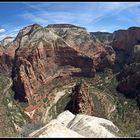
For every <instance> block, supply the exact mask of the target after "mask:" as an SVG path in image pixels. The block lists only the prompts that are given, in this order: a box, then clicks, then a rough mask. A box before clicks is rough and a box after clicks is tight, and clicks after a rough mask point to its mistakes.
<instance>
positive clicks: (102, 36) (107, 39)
mask: <svg viewBox="0 0 140 140" xmlns="http://www.w3.org/2000/svg"><path fill="white" fill-rule="evenodd" d="M90 34H91V35H92V36H95V37H96V38H97V39H98V40H99V41H100V42H102V43H104V44H108V45H110V44H111V43H112V40H113V34H112V33H108V32H90Z"/></svg>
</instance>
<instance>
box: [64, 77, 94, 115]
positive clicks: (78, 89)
mask: <svg viewBox="0 0 140 140" xmlns="http://www.w3.org/2000/svg"><path fill="white" fill-rule="evenodd" d="M88 88H89V87H88V85H87V83H86V82H85V81H84V80H82V81H81V82H80V83H79V84H77V85H76V86H75V87H74V88H73V90H72V95H71V100H70V102H69V103H68V105H67V107H66V110H70V112H72V113H73V114H79V113H82V114H87V115H93V111H94V109H93V101H92V98H91V97H90V95H89V89H88Z"/></svg>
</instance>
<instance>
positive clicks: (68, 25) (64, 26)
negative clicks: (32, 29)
mask: <svg viewBox="0 0 140 140" xmlns="http://www.w3.org/2000/svg"><path fill="white" fill-rule="evenodd" d="M46 28H77V29H78V28H79V29H84V30H86V28H84V27H80V26H76V25H73V24H49V25H48V26H46Z"/></svg>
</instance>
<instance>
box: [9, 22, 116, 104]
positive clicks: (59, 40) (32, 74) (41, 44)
mask: <svg viewBox="0 0 140 140" xmlns="http://www.w3.org/2000/svg"><path fill="white" fill-rule="evenodd" d="M60 28H61V29H60ZM64 32H65V33H64ZM62 34H64V36H65V37H64V36H63V35H62ZM14 44H15V45H16V46H17V47H18V49H17V50H16V52H15V58H14V65H13V71H12V77H13V82H14V86H13V89H14V91H15V96H16V98H18V99H19V100H20V101H28V103H29V104H31V103H32V102H33V100H34V99H33V98H34V95H35V94H37V91H38V90H39V89H40V88H41V86H42V84H44V85H47V84H48V82H51V81H52V80H53V79H55V78H57V77H64V75H69V76H86V77H93V76H94V75H95V72H96V68H98V67H99V66H100V63H102V62H104V61H106V62H108V63H109V66H111V65H113V63H114V60H115V56H114V52H113V51H111V48H109V49H108V50H110V51H107V50H106V49H105V48H104V46H103V45H102V44H101V43H99V42H96V40H92V37H91V35H90V34H89V33H88V32H87V31H86V30H85V29H84V28H81V27H77V26H74V25H49V26H48V27H47V28H43V27H42V26H40V25H37V24H34V25H31V26H28V27H25V28H23V29H22V30H20V32H19V34H18V35H17V37H16V38H15V40H14ZM106 48H107V47H106ZM106 66H107V65H103V66H102V67H106ZM45 92H46V93H45V94H47V90H46V91H45Z"/></svg>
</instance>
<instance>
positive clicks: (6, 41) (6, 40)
mask: <svg viewBox="0 0 140 140" xmlns="http://www.w3.org/2000/svg"><path fill="white" fill-rule="evenodd" d="M12 41H14V37H6V38H4V39H3V40H1V41H0V45H1V46H3V47H8V46H9V44H10V43H11V42H12Z"/></svg>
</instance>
